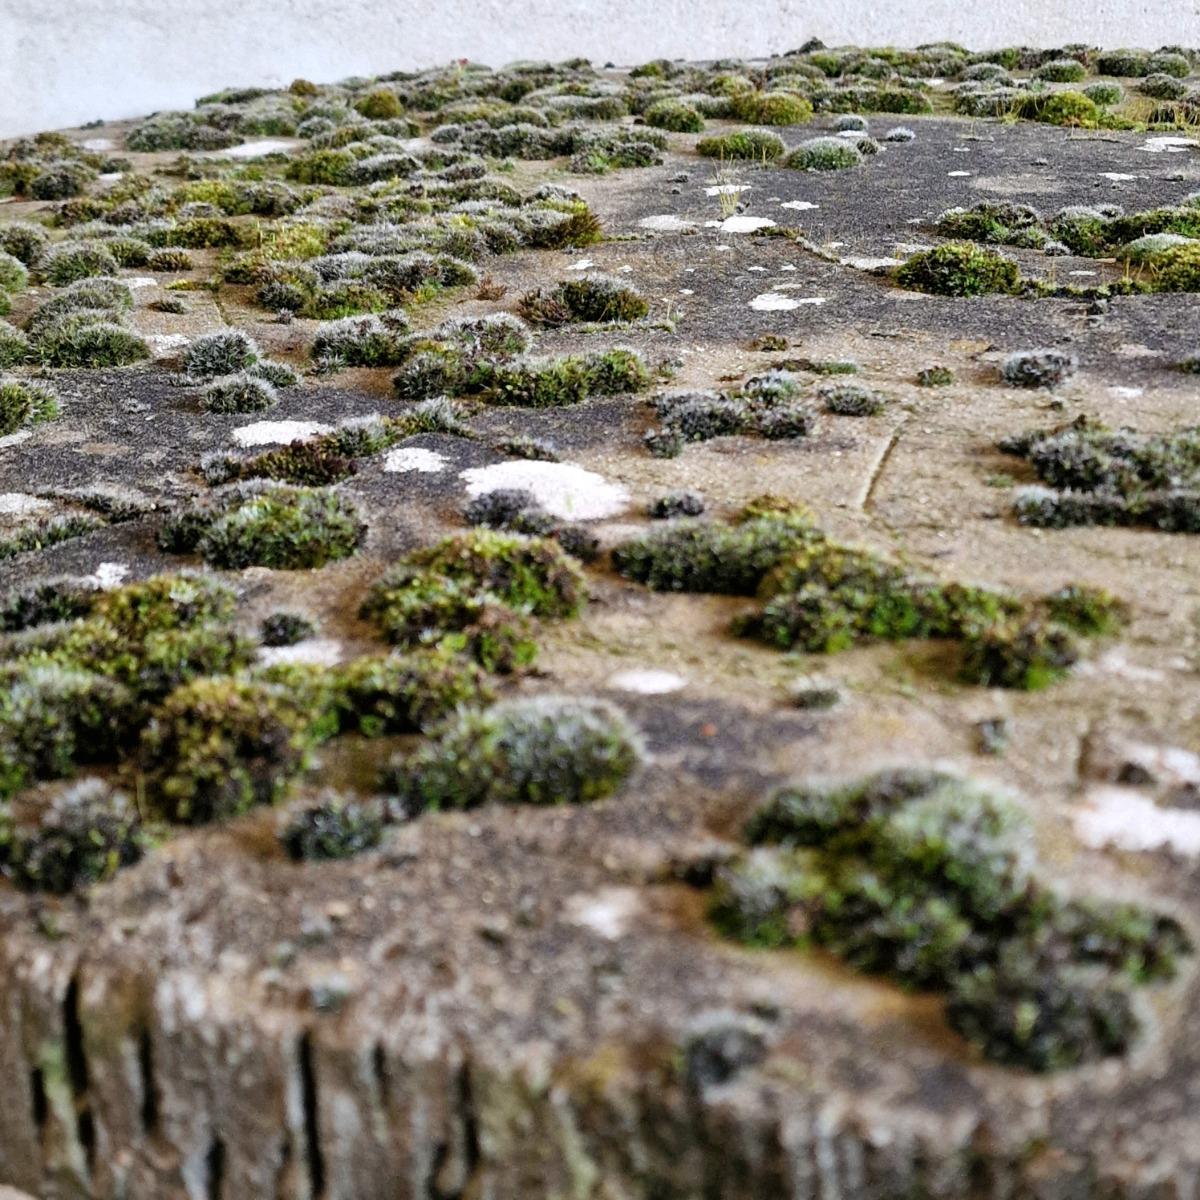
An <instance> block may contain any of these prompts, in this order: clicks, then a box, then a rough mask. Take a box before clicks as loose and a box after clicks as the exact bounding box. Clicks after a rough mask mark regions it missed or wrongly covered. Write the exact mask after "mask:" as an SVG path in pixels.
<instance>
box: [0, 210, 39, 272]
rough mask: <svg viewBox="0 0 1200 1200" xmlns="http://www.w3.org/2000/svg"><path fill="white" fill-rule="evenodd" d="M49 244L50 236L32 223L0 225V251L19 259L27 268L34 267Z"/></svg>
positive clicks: (19, 222)
mask: <svg viewBox="0 0 1200 1200" xmlns="http://www.w3.org/2000/svg"><path fill="white" fill-rule="evenodd" d="M49 243H50V235H49V234H48V233H47V232H46V231H45V229H43V228H42V226H40V225H35V224H34V223H33V222H32V221H9V222H8V223H6V224H4V225H0V250H3V251H4V253H5V254H11V255H12V256H13V257H14V258H17V259H20V260H21V262H23V263H24V264H25V266H27V267H36V266H37V263H38V259H40V258H41V256H42V253H43V251H44V250H45V249H46V247H47V246H48V245H49Z"/></svg>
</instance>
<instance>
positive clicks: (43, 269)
mask: <svg viewBox="0 0 1200 1200" xmlns="http://www.w3.org/2000/svg"><path fill="white" fill-rule="evenodd" d="M119 269H120V264H119V263H118V262H117V260H116V259H115V258H114V257H113V255H112V252H111V251H110V250H109V249H108V247H107V246H106V245H105V244H104V243H103V242H59V243H58V244H57V245H54V246H51V247H50V248H49V249H48V250H47V251H46V252H45V253H44V254H43V255H42V257H41V260H40V261H39V263H38V271H39V272H40V273H41V274H42V275H43V276H44V277H45V279H46V281H47V282H48V283H51V284H53V285H54V286H55V287H65V286H66V285H67V284H68V283H74V282H75V280H77V279H87V278H90V277H91V276H95V275H115V274H116V273H117V271H118V270H119Z"/></svg>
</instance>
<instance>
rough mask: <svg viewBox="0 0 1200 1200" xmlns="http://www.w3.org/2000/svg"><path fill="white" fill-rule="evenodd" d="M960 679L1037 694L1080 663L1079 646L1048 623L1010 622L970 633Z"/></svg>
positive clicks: (1063, 629) (1061, 628)
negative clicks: (1036, 692) (1035, 692)
mask: <svg viewBox="0 0 1200 1200" xmlns="http://www.w3.org/2000/svg"><path fill="white" fill-rule="evenodd" d="M965 644H966V651H965V654H964V656H963V665H962V671H961V676H962V679H963V680H964V681H965V682H967V683H976V684H980V685H982V686H983V687H1003V688H1019V689H1021V690H1023V691H1038V690H1040V689H1041V688H1044V687H1047V686H1048V685H1049V684H1051V683H1054V682H1055V681H1057V680H1059V679H1061V678H1062V677H1063V676H1064V675H1065V674H1066V673H1067V671H1068V670H1069V669H1070V668H1071V667H1072V666H1074V665H1075V663H1076V662H1078V661H1079V656H1080V648H1079V642H1078V640H1077V639H1076V638H1075V637H1074V635H1073V634H1072V633H1071V631H1070V630H1069V629H1067V628H1066V627H1065V626H1062V625H1057V624H1054V623H1052V622H1049V621H1041V620H1038V619H1036V618H1035V619H1032V620H1023V621H1022V620H1012V621H1009V622H997V623H996V624H994V625H988V626H986V627H984V628H979V629H973V630H971V631H969V633H968V635H967V638H966V643H965Z"/></svg>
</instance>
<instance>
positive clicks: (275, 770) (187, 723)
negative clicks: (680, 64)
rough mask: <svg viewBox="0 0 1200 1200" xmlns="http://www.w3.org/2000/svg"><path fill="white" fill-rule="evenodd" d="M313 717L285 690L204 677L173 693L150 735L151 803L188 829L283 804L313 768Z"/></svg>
mask: <svg viewBox="0 0 1200 1200" xmlns="http://www.w3.org/2000/svg"><path fill="white" fill-rule="evenodd" d="M313 741H314V732H313V719H312V714H311V713H310V712H307V711H305V710H304V706H303V705H298V704H297V700H296V697H295V695H294V694H293V693H292V692H291V691H290V690H289V689H287V688H285V687H284V686H282V685H273V684H269V683H259V682H252V681H246V680H238V679H231V678H225V679H197V680H194V681H192V682H191V683H187V684H184V685H183V686H182V687H180V688H177V689H176V690H175V691H174V692H172V693H171V694H170V695H169V696H168V697H167V698H166V700H165V701H164V702H163V703H162V704H161V705H160V706H159V707H158V708H157V709H156V710H155V712H154V714H153V715H152V716H151V718H150V721H149V722H148V724H147V725H146V727H145V728H144V729H143V731H142V735H141V749H140V767H141V770H142V773H143V777H144V779H145V782H146V789H147V798H148V800H149V802H150V804H151V805H152V807H153V810H154V811H155V813H156V814H157V815H158V816H161V817H162V818H164V819H166V820H168V821H173V822H178V823H182V824H187V825H200V824H204V823H206V822H209V821H217V820H224V819H227V818H229V817H233V816H237V815H238V814H239V813H243V812H245V811H247V810H248V809H249V808H251V807H253V806H254V805H257V804H271V803H274V802H275V801H276V800H279V799H281V798H282V797H283V796H284V795H285V794H286V792H287V790H288V788H289V786H290V785H291V783H292V781H293V780H294V779H295V778H296V777H297V776H298V775H299V774H300V773H301V772H302V771H303V770H304V769H305V767H306V766H307V764H308V760H309V752H310V750H311V748H312V745H313Z"/></svg>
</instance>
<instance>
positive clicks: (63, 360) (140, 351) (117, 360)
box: [33, 312, 150, 368]
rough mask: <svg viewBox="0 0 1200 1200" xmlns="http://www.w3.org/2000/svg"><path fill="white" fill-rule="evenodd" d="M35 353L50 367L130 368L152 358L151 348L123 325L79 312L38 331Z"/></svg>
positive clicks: (39, 359)
mask: <svg viewBox="0 0 1200 1200" xmlns="http://www.w3.org/2000/svg"><path fill="white" fill-rule="evenodd" d="M33 353H34V354H35V356H36V357H37V359H38V361H39V362H41V363H42V364H43V365H44V366H47V367H93V368H102V367H127V366H132V365H133V364H134V363H139V362H142V361H144V360H145V359H147V358H149V357H150V347H149V346H148V345H147V344H146V341H145V339H144V338H142V337H140V336H139V335H138V334H136V333H134V332H133V331H132V330H130V329H126V328H125V327H124V326H123V325H118V324H116V323H115V322H113V321H105V320H98V319H96V317H95V316H94V315H91V314H89V313H87V312H80V313H76V314H73V315H70V316H67V317H65V318H64V319H62V320H61V321H58V322H56V323H55V324H53V325H52V326H50V327H49V328H48V329H46V330H44V331H39V333H38V335H37V337H36V339H34V341H33Z"/></svg>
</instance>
